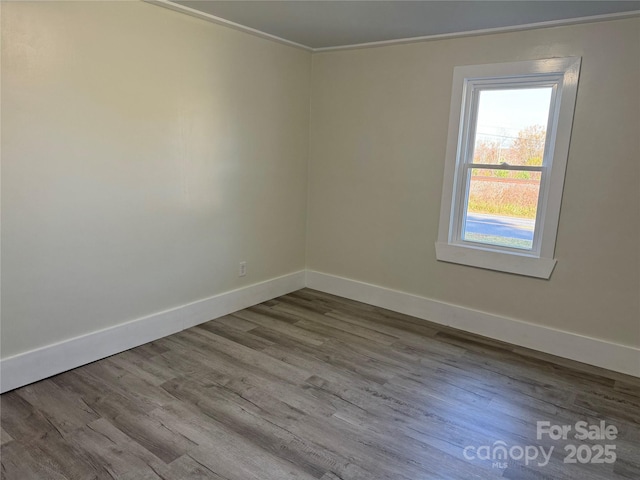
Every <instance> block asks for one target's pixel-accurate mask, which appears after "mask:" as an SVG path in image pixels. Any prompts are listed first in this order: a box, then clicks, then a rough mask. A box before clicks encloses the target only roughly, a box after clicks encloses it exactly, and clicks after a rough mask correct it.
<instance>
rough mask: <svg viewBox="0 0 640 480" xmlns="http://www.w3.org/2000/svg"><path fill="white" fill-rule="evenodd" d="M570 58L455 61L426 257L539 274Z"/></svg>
mask: <svg viewBox="0 0 640 480" xmlns="http://www.w3.org/2000/svg"><path fill="white" fill-rule="evenodd" d="M579 71H580V58H579V57H568V58H554V59H547V60H534V61H526V62H515V63H504V64H492V65H472V66H463V67H456V68H455V70H454V77H453V91H452V98H451V111H450V117H449V137H448V142H447V156H446V164H445V177H444V188H443V194H442V207H441V214H440V226H439V233H438V241H437V242H436V256H437V258H438V260H442V261H447V262H453V263H460V264H464V265H471V266H475V267H481V268H488V269H491V270H499V271H504V272H510V273H517V274H521V275H528V276H533V277H540V278H549V277H550V276H551V272H552V271H553V268H554V267H555V264H556V260H555V259H554V250H555V243H556V232H557V229H558V219H559V216H560V202H561V199H562V187H563V184H564V174H565V168H566V163H567V156H568V153H569V140H570V136H571V127H572V123H573V111H574V106H575V99H576V92H577V86H578V76H579Z"/></svg>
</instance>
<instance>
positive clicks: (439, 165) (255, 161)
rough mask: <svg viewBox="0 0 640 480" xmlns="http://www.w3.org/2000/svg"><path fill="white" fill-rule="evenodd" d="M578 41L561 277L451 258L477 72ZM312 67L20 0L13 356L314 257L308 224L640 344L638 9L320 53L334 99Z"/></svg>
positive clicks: (156, 17) (10, 128) (491, 297)
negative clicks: (448, 174) (456, 134)
mask: <svg viewBox="0 0 640 480" xmlns="http://www.w3.org/2000/svg"><path fill="white" fill-rule="evenodd" d="M564 55H580V56H582V57H583V64H582V77H581V83H580V87H579V93H578V101H577V108H576V121H575V125H574V135H573V142H572V146H571V153H570V158H569V164H568V170H567V178H566V189H565V195H564V201H563V208H562V215H561V223H560V229H559V236H558V244H557V250H556V257H557V258H558V266H557V267H556V271H555V272H554V274H553V276H552V278H551V280H550V281H545V280H538V279H532V278H526V277H518V276H513V275H508V274H501V273H497V272H491V271H484V270H479V269H474V268H471V267H464V266H460V265H452V264H445V263H439V262H436V260H435V253H434V241H435V239H436V236H437V225H438V216H439V211H440V194H441V189H442V174H443V167H444V154H445V142H446V135H447V121H448V115H449V98H450V92H451V77H452V72H453V67H454V66H455V65H462V64H473V63H489V62H501V61H512V60H524V59H534V58H543V57H549V56H564ZM311 62H312V60H311V55H310V54H309V53H307V52H304V51H301V50H297V49H293V48H290V47H287V46H283V45H280V44H277V43H273V42H270V41H267V40H263V39H259V38H256V37H253V36H251V35H247V34H245V33H240V32H237V31H234V30H231V29H228V28H225V27H221V26H217V25H213V24H210V23H206V22H204V21H201V20H197V19H194V18H191V17H188V16H185V15H182V14H179V13H176V12H172V11H169V10H165V9H161V8H157V7H155V6H152V5H149V4H145V3H141V2H135V3H122V2H96V3H88V2H55V3H54V2H45V3H41V4H37V3H31V2H23V3H6V2H3V4H2V91H1V93H2V98H1V100H2V106H1V114H2V358H6V357H9V356H11V355H14V354H17V353H21V352H25V351H28V350H30V349H33V348H37V347H41V346H44V345H48V344H52V343H55V342H58V341H62V340H66V339H69V338H72V337H75V336H78V335H82V334H85V333H89V332H92V331H95V330H98V329H102V328H106V327H109V326H113V325H117V324H120V323H123V322H125V321H128V320H132V319H136V318H139V317H142V316H145V315H149V314H153V313H155V312H158V311H161V310H164V309H168V308H172V307H176V306H180V305H183V304H185V303H188V302H191V301H195V300H198V299H202V298H205V297H209V296H212V295H215V294H217V293H221V292H224V291H228V290H230V289H234V288H238V287H242V286H245V285H248V284H252V283H255V282H259V281H262V280H267V279H270V278H274V277H277V276H279V275H283V274H286V273H290V272H293V271H297V270H300V269H303V268H305V222H307V221H308V227H307V235H306V249H307V267H308V268H309V269H312V270H317V271H321V272H325V273H330V274H333V275H339V276H343V277H347V278H352V279H355V280H360V281H364V282H369V283H374V284H377V285H381V286H384V287H388V288H392V289H397V290H400V291H404V292H408V293H413V294H417V295H421V296H424V297H427V298H432V299H436V300H441V301H445V302H449V303H453V304H456V305H462V306H467V307H471V308H475V309H479V310H483V311H487V312H492V313H496V314H501V315H506V316H508V317H512V318H516V319H521V320H526V321H529V322H533V323H538V324H541V325H548V326H552V327H555V328H560V329H563V330H568V331H572V332H577V333H581V334H584V335H588V336H593V337H597V338H601V339H605V340H609V341H613V342H619V343H623V344H627V345H636V346H638V345H640V325H639V320H638V319H639V317H640V306H639V304H638V301H639V300H638V298H639V297H640V295H639V292H640V279H639V276H640V252H639V245H640V167H639V164H640V162H638V158H640V143H639V142H640V140H639V139H640V135H639V134H638V132H639V131H640V108H639V105H640V99H639V94H638V87H639V86H640V72H639V70H640V67H639V62H640V21H639V20H638V19H633V20H621V21H615V22H603V23H596V24H591V25H580V26H573V27H560V28H554V29H545V30H533V31H527V32H518V33H510V34H500V35H492V36H483V37H477V38H462V39H455V40H446V41H433V42H423V43H416V44H410V45H402V46H393V47H384V48H372V49H363V50H351V51H340V52H332V53H322V54H314V56H313V72H312V90H311V93H310V90H309V81H310V67H311ZM310 96H311V110H312V112H311V113H312V116H311V126H310V127H309V97H310ZM308 137H310V156H309V157H308V146H309V145H308V143H309V142H308ZM307 159H309V161H310V171H309V172H307ZM307 173H308V174H309V178H308V183H307ZM307 185H308V186H309V192H307ZM307 193H308V198H307ZM307 201H308V202H309V205H308V210H307ZM307 212H308V217H309V218H308V219H307V218H306V217H307ZM241 260H247V261H248V267H249V274H248V275H247V277H244V278H238V277H237V269H238V262H239V261H241Z"/></svg>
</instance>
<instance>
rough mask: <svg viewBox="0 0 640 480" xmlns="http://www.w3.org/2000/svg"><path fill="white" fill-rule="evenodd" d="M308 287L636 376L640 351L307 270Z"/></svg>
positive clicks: (638, 368) (637, 374) (638, 370)
mask: <svg viewBox="0 0 640 480" xmlns="http://www.w3.org/2000/svg"><path fill="white" fill-rule="evenodd" d="M306 284H307V287H309V288H312V289H315V290H319V291H321V292H326V293H331V294H333V295H338V296H340V297H345V298H349V299H351V300H357V301H359V302H363V303H368V304H370V305H374V306H377V307H382V308H386V309H388V310H393V311H395V312H400V313H404V314H406V315H411V316H414V317H417V318H421V319H423V320H429V321H431V322H434V323H438V324H441V325H447V326H450V327H452V328H457V329H459V330H464V331H467V332H471V333H475V334H478V335H482V336H485V337H490V338H494V339H496V340H501V341H504V342H507V343H511V344H514V345H519V346H521V347H526V348H531V349H534V350H538V351H540V352H544V353H549V354H552V355H557V356H559V357H564V358H569V359H571V360H576V361H578V362H583V363H587V364H589V365H595V366H597V367H602V368H606V369H609V370H613V371H616V372H621V373H625V374H627V375H634V376H636V377H640V348H634V347H630V346H626V345H620V344H616V343H612V342H607V341H605V340H600V339H597V338H591V337H585V336H583V335H579V334H576V333H571V332H566V331H563V330H556V329H554V328H550V327H545V326H542V325H536V324H533V323H527V322H523V321H520V320H515V319H511V318H507V317H501V316H499V315H494V314H490V313H485V312H481V311H478V310H473V309H470V308H466V307H460V306H458V305H452V304H448V303H444V302H439V301H436V300H431V299H429V298H425V297H420V296H417V295H412V294H409V293H404V292H399V291H396V290H390V289H388V288H384V287H380V286H377V285H371V284H368V283H363V282H359V281H356V280H350V279H347V278H342V277H337V276H334V275H328V274H325V273H320V272H314V271H310V270H307V275H306Z"/></svg>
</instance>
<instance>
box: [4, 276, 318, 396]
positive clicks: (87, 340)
mask: <svg viewBox="0 0 640 480" xmlns="http://www.w3.org/2000/svg"><path fill="white" fill-rule="evenodd" d="M304 282H305V272H304V271H299V272H295V273H292V274H289V275H284V276H282V277H278V278H274V279H271V280H267V281H265V282H261V283H256V284H254V285H249V286H248V287H244V288H240V289H237V290H232V291H230V292H225V293H221V294H220V295H215V296H213V297H209V298H205V299H204V300H199V301H197V302H193V303H189V304H187V305H182V306H180V307H177V308H173V309H171V310H166V311H164V312H159V313H155V314H153V315H149V316H147V317H143V318H139V319H136V320H132V321H130V322H127V323H123V324H120V325H116V326H114V327H109V328H106V329H104V330H99V331H97V332H92V333H88V334H86V335H82V336H80V337H75V338H72V339H69V340H65V341H63V342H60V343H55V344H52V345H47V346H45V347H42V348H38V349H36V350H31V351H29V352H25V353H21V354H18V355H15V356H13V357H8V358H5V359H2V360H0V393H4V392H7V391H9V390H13V389H14V388H18V387H21V386H23V385H27V384H29V383H32V382H36V381H38V380H42V379H44V378H47V377H50V376H52V375H56V374H58V373H62V372H65V371H67V370H70V369H72V368H76V367H79V366H81V365H85V364H87V363H90V362H94V361H96V360H99V359H101V358H105V357H108V356H110V355H114V354H116V353H120V352H123V351H125V350H128V349H130V348H133V347H137V346H138V345H143V344H145V343H148V342H151V341H153V340H157V339H159V338H162V337H166V336H167V335H171V334H172V333H176V332H179V331H181V330H184V329H185V328H189V327H193V326H194V325H198V324H200V323H204V322H207V321H209V320H211V319H214V318H218V317H221V316H223V315H228V314H229V313H233V312H236V311H238V310H242V309H243V308H247V307H250V306H252V305H255V304H257V303H261V302H265V301H267V300H270V299H272V298H275V297H279V296H280V295H285V294H287V293H290V292H293V291H295V290H299V289H301V288H303V287H304Z"/></svg>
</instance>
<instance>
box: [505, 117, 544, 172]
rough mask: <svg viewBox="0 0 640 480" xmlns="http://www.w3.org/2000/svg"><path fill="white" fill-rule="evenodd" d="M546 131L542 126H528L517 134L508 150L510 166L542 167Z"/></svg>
mask: <svg viewBox="0 0 640 480" xmlns="http://www.w3.org/2000/svg"><path fill="white" fill-rule="evenodd" d="M546 137H547V130H546V128H545V127H543V126H542V125H530V126H528V127H526V128H523V129H522V130H520V131H519V132H518V138H516V139H515V140H514V142H513V145H511V148H510V149H509V163H510V164H512V165H542V160H543V156H544V144H545V140H546Z"/></svg>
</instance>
